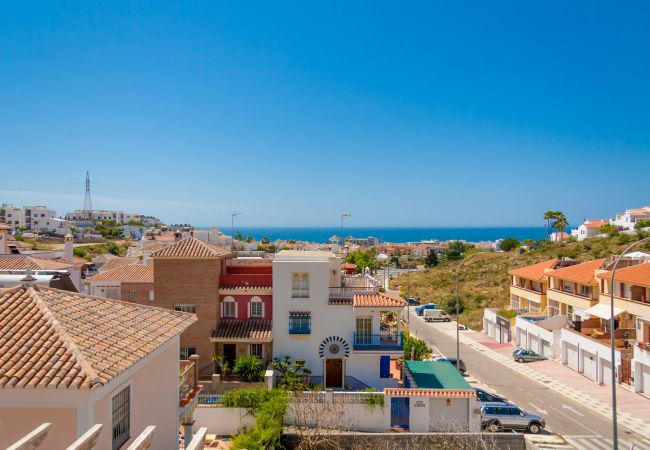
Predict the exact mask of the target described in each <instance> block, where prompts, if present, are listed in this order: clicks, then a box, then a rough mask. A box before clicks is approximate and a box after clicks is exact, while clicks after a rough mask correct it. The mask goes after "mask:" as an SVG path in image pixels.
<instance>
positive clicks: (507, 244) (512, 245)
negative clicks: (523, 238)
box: [499, 237, 520, 252]
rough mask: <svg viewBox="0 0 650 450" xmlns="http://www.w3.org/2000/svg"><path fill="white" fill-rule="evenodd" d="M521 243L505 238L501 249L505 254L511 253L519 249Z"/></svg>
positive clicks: (500, 246)
mask: <svg viewBox="0 0 650 450" xmlns="http://www.w3.org/2000/svg"><path fill="white" fill-rule="evenodd" d="M519 245H520V244H519V241H518V240H517V239H515V238H511V237H509V238H505V239H504V240H503V241H501V244H500V245H499V248H500V249H501V250H503V251H504V252H509V251H511V250H514V249H516V248H517V247H519Z"/></svg>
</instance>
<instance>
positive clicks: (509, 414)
mask: <svg viewBox="0 0 650 450" xmlns="http://www.w3.org/2000/svg"><path fill="white" fill-rule="evenodd" d="M481 427H482V428H483V429H484V430H487V431H491V432H493V433H494V432H497V431H501V430H504V429H505V430H526V431H528V432H530V433H533V434H537V433H539V432H540V431H542V429H543V428H544V427H546V421H544V418H543V417H541V416H538V415H536V414H531V413H529V412H526V411H524V410H523V409H521V408H519V407H517V406H515V405H508V404H505V403H483V404H482V405H481Z"/></svg>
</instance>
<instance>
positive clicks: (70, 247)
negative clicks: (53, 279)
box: [63, 233, 74, 264]
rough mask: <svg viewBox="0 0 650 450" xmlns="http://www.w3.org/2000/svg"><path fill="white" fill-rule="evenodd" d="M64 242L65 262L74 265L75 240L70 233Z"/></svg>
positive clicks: (64, 238)
mask: <svg viewBox="0 0 650 450" xmlns="http://www.w3.org/2000/svg"><path fill="white" fill-rule="evenodd" d="M63 241H64V242H65V252H64V254H65V262H67V263H68V264H72V256H73V255H74V244H73V241H74V238H73V237H72V235H71V234H70V233H68V234H66V235H65V236H64V237H63Z"/></svg>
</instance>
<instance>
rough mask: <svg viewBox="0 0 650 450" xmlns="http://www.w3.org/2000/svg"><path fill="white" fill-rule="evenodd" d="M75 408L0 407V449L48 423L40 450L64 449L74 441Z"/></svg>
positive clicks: (75, 426) (75, 425)
mask: <svg viewBox="0 0 650 450" xmlns="http://www.w3.org/2000/svg"><path fill="white" fill-rule="evenodd" d="M76 421H77V412H76V409H75V408H29V407H26V408H21V407H12V408H5V407H0V448H7V447H9V446H10V445H11V444H13V443H14V442H16V441H17V440H19V439H20V438H22V437H23V436H25V435H26V434H28V433H29V432H31V431H32V430H34V428H36V427H38V426H39V425H41V424H42V423H45V422H50V423H51V424H52V426H51V427H50V429H49V431H48V433H47V438H46V439H45V441H44V442H43V445H42V446H41V448H43V449H54V448H64V447H66V446H67V445H69V444H72V443H73V442H74V440H75V439H76V428H77V423H76Z"/></svg>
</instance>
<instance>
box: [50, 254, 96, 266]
mask: <svg viewBox="0 0 650 450" xmlns="http://www.w3.org/2000/svg"><path fill="white" fill-rule="evenodd" d="M53 260H54V261H56V262H60V263H64V264H68V263H67V262H66V260H65V257H63V256H59V257H58V258H54V259H53ZM70 264H72V265H75V266H84V265H87V264H92V263H91V262H88V261H86V260H85V259H83V258H80V257H78V256H73V257H72V263H70Z"/></svg>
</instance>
